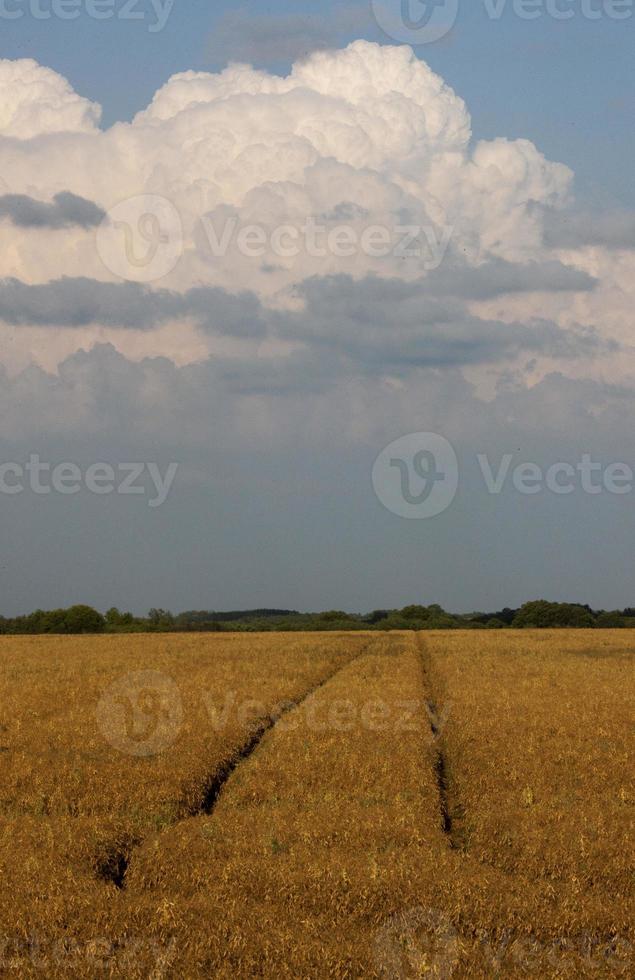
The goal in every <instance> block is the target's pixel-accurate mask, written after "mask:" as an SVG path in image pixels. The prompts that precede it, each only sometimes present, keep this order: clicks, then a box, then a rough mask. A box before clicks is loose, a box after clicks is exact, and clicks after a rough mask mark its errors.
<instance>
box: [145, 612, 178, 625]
mask: <svg viewBox="0 0 635 980" xmlns="http://www.w3.org/2000/svg"><path fill="white" fill-rule="evenodd" d="M148 621H149V623H150V626H152V627H153V629H165V628H169V627H170V626H173V625H174V616H173V615H172V613H171V612H169V611H168V610H167V609H151V610H150V612H149V613H148Z"/></svg>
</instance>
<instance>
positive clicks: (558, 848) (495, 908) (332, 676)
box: [0, 630, 635, 980]
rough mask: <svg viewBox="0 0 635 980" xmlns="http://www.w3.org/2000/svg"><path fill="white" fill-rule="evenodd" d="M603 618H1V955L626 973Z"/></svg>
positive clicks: (162, 969) (612, 643)
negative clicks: (116, 628)
mask: <svg viewBox="0 0 635 980" xmlns="http://www.w3.org/2000/svg"><path fill="white" fill-rule="evenodd" d="M634 646H635V644H634V641H633V635H632V633H630V632H629V631H625V630H624V631H622V630H615V631H600V630H594V631H592V632H591V631H579V632H577V631H553V632H551V631H535V632H534V631H465V632H460V631H452V632H425V633H412V632H398V633H379V632H377V633H372V632H368V633H333V634H330V633H319V634H317V633H316V634H248V635H239V634H205V635H196V634H173V635H153V636H150V635H147V636H102V637H92V638H88V637H55V638H53V637H34V638H26V637H16V638H8V637H5V638H2V640H1V642H0V765H1V767H2V768H1V769H0V883H1V886H2V887H1V889H0V975H1V976H20V977H54V978H57V977H60V978H61V977H93V976H95V977H99V976H104V977H111V976H112V977H132V978H140V977H152V978H156V980H158V978H164V977H165V978H177V977H178V978H180V977H223V978H230V977H271V978H278V977H307V978H309V977H341V978H348V977H370V978H373V977H376V978H382V977H383V978H390V980H402V978H411V977H412V978H414V977H419V978H420V977H437V978H449V977H471V976H473V977H492V976H500V977H571V978H574V977H580V976H583V977H586V976H588V977H630V976H632V975H633V966H634V964H633V942H634V941H635V939H634V937H633V933H632V922H633V921H635V916H634V914H633V913H634V911H635V910H634V908H633V867H632V840H633V813H634V806H635V789H634V787H633V779H632V769H633V765H632V751H631V750H632V736H633V718H632V705H633V701H634V694H635V675H634V672H633V649H634Z"/></svg>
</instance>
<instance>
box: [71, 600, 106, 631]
mask: <svg viewBox="0 0 635 980" xmlns="http://www.w3.org/2000/svg"><path fill="white" fill-rule="evenodd" d="M64 625H65V629H64V632H65V633H101V632H102V631H103V629H104V626H105V625H106V620H105V619H104V617H103V616H102V614H101V613H100V612H97V610H96V609H93V608H92V607H91V606H71V608H70V609H67V610H66V615H65V620H64Z"/></svg>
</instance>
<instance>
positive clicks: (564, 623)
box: [513, 599, 595, 629]
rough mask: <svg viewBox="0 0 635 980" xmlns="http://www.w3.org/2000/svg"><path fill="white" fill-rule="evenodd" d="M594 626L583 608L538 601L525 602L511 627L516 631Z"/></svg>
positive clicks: (593, 621)
mask: <svg viewBox="0 0 635 980" xmlns="http://www.w3.org/2000/svg"><path fill="white" fill-rule="evenodd" d="M594 625H595V620H594V618H593V616H592V614H591V613H590V612H589V611H588V609H586V608H585V607H584V606H580V605H576V604H575V603H568V602H547V601H546V600H545V599H538V600H536V601H535V602H526V603H525V604H524V606H521V608H520V609H519V610H518V612H517V613H516V616H515V617H514V622H513V626H514V627H516V628H517V629H526V628H532V627H533V628H535V629H541V628H552V629H553V628H558V627H571V628H577V629H581V628H585V629H588V628H590V627H592V626H594Z"/></svg>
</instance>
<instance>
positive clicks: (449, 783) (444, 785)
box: [415, 633, 465, 850]
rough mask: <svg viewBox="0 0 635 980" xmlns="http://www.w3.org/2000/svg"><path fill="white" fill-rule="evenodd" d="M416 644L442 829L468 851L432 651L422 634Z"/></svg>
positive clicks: (456, 845) (453, 846)
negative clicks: (434, 682)
mask: <svg viewBox="0 0 635 980" xmlns="http://www.w3.org/2000/svg"><path fill="white" fill-rule="evenodd" d="M415 642H416V645H417V648H418V651H419V656H420V659H421V669H422V673H423V685H424V690H425V693H426V711H427V714H428V722H429V725H430V733H431V735H432V751H433V768H434V775H435V782H436V786H437V792H438V795H439V813H440V817H441V828H442V830H443V833H444V834H445V836H446V838H447V841H448V845H449V847H450V848H451V849H452V850H465V841H464V838H463V834H462V833H461V831H460V828H459V827H458V826H457V823H458V820H459V819H462V818H463V814H464V810H463V807H462V806H461V804H460V802H459V801H458V799H457V798H456V793H455V789H454V781H453V780H451V778H450V767H449V763H448V757H447V749H446V746H445V742H444V739H443V729H444V727H445V721H446V719H445V718H441V716H440V714H439V709H438V707H437V703H436V701H435V699H434V692H433V690H432V680H431V672H430V662H431V658H430V652H429V650H428V647H427V644H426V642H425V640H424V638H423V636H422V635H421V633H417V634H416V637H415Z"/></svg>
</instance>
